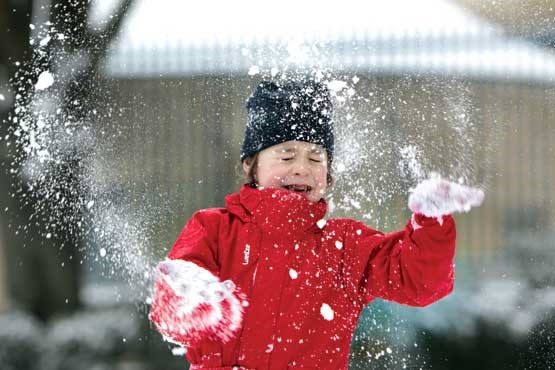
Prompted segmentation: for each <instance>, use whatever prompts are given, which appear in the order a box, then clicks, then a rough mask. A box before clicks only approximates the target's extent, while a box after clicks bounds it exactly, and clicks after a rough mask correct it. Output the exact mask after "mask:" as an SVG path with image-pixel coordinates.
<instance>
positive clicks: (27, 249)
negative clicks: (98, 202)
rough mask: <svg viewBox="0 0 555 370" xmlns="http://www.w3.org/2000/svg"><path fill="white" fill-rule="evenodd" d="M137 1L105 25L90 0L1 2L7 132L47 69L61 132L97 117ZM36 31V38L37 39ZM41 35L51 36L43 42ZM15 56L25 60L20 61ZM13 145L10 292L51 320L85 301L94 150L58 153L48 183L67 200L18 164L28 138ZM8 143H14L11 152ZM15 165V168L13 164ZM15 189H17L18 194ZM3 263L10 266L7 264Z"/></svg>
mask: <svg viewBox="0 0 555 370" xmlns="http://www.w3.org/2000/svg"><path fill="white" fill-rule="evenodd" d="M130 4H131V0H122V1H121V2H120V4H119V7H118V8H117V9H116V10H114V12H113V13H112V14H111V16H110V18H109V19H108V20H107V21H106V22H104V23H102V25H103V27H101V29H98V28H96V27H95V28H94V29H93V28H91V27H90V25H89V22H88V16H89V13H90V1H88V0H50V1H47V0H43V1H41V0H35V1H31V0H27V1H23V0H20V1H12V2H10V1H7V2H6V1H4V2H3V3H2V9H1V12H2V16H0V22H1V24H0V26H2V31H3V32H2V35H3V37H2V38H3V40H1V42H0V45H2V46H1V50H0V53H1V54H0V58H1V60H0V66H2V67H1V68H3V69H4V70H5V71H6V73H4V74H5V75H8V76H9V77H12V76H13V77H12V80H11V85H10V89H11V92H8V94H6V95H8V96H7V98H6V99H5V100H9V101H10V103H11V104H9V106H8V107H7V108H8V109H3V110H2V112H1V114H2V117H1V118H2V122H3V124H2V132H1V133H0V134H1V135H2V137H3V138H4V137H6V134H7V133H9V132H13V131H14V130H15V129H16V127H15V125H17V123H14V119H13V118H14V117H18V111H17V110H16V108H17V107H19V108H22V107H24V109H23V111H30V110H31V109H33V108H32V105H33V104H36V103H37V101H36V99H37V95H36V91H35V83H36V82H37V80H38V77H39V75H40V74H41V73H42V72H44V71H49V72H51V73H52V74H53V75H55V76H56V87H55V88H49V89H48V90H47V91H45V92H41V94H42V95H40V99H42V101H51V102H55V108H56V109H55V111H56V117H57V122H58V123H59V124H60V126H61V130H62V131H61V132H62V133H63V130H64V128H63V127H64V124H65V123H75V124H76V123H79V122H82V121H84V120H94V117H91V112H93V111H94V109H95V108H96V106H95V102H96V101H95V93H97V92H95V89H96V88H97V85H98V81H99V79H98V71H99V67H100V64H101V62H102V58H103V57H104V55H105V54H106V51H107V49H108V46H109V44H110V42H111V41H112V39H113V38H114V36H115V35H116V33H117V31H118V29H119V27H120V25H121V22H122V19H123V17H124V15H125V13H126V11H127V9H128V8H129V6H130ZM6 15H7V16H6ZM12 15H16V16H12ZM47 22H50V23H47ZM31 23H33V26H32V29H30V24H31ZM33 29H34V30H35V31H34V32H33ZM4 30H6V31H7V32H4ZM30 31H31V32H32V33H34V34H35V35H31V34H30ZM39 31H40V32H42V34H40V32H39ZM33 36H34V37H33ZM34 38H37V39H35V40H33V42H30V39H34ZM38 38H42V40H46V39H47V38H48V40H50V41H49V42H48V43H47V44H46V45H45V43H44V42H43V45H40V41H41V40H40V39H38ZM39 45H40V46H39ZM15 61H19V62H20V63H19V65H18V66H17V65H15V64H14V62H15ZM76 102H78V104H77V103H76ZM20 110H21V109H20ZM33 118H35V119H36V117H31V119H33ZM19 121H21V120H19ZM10 125H11V127H10ZM68 136H69V138H70V140H73V139H71V136H70V135H68ZM11 139H13V136H12V137H11ZM4 140H6V139H4ZM74 141H75V140H74ZM3 144H5V143H3ZM9 144H10V146H9V147H7V146H6V145H2V151H0V161H1V168H0V170H1V173H0V176H1V178H0V180H1V181H0V183H1V185H0V207H2V209H5V208H6V207H8V209H9V211H8V213H7V214H6V217H2V218H0V222H1V223H2V224H1V225H0V226H1V227H2V229H3V235H4V236H5V240H4V243H2V245H4V246H5V247H6V251H5V252H6V257H7V261H5V265H6V266H5V267H6V269H7V275H8V286H9V292H10V296H11V298H12V301H13V302H14V303H15V304H16V305H19V306H21V307H22V308H24V309H27V310H29V311H31V312H33V313H34V314H35V315H37V316H38V317H40V318H42V319H48V318H49V317H51V316H53V315H55V314H58V313H62V312H67V311H72V310H75V309H76V308H78V307H79V305H80V303H79V287H80V284H79V281H80V279H79V278H80V271H79V266H80V264H81V256H80V246H79V242H80V241H79V238H78V236H79V235H80V233H79V232H78V231H79V229H80V228H81V225H82V224H81V220H82V219H81V216H80V215H79V212H80V211H82V207H81V206H82V204H81V203H80V202H81V195H82V194H81V192H82V185H81V184H80V181H81V178H82V173H83V163H84V161H86V160H87V158H86V156H87V155H90V153H91V151H90V147H86V146H85V147H84V146H83V143H81V142H73V143H69V144H68V145H67V146H68V149H67V150H66V151H65V152H67V153H65V157H61V158H57V161H56V162H55V167H56V168H52V169H50V173H49V174H48V178H47V181H49V182H50V184H48V186H49V189H50V190H53V191H55V192H57V193H58V194H61V195H62V196H63V197H65V198H66V199H67V200H68V201H67V202H65V203H64V204H62V203H61V202H59V201H58V200H57V199H56V200H55V199H53V198H52V199H51V198H49V196H48V194H47V193H44V192H42V193H41V192H37V189H29V184H30V183H32V182H33V181H32V179H30V178H26V176H25V170H24V169H22V168H21V165H22V163H15V164H14V163H13V161H14V157H13V155H14V153H15V152H16V151H17V149H18V148H17V146H18V145H21V143H18V142H17V141H15V140H12V141H11V142H9ZM90 145H92V143H91V144H90ZM6 148H11V149H10V150H11V152H10V153H8V151H7V150H6ZM19 149H20V148H19ZM18 166H19V167H18ZM14 168H15V169H16V170H15V171H11V169H14ZM14 193H17V195H18V196H16V197H13V196H12V195H13V194H14ZM50 195H52V194H50ZM37 212H38V213H40V214H37ZM6 221H7V223H6ZM47 223H58V224H59V225H58V227H57V228H56V232H54V233H52V234H50V233H49V235H48V237H45V234H46V233H45V229H44V227H45V224H47ZM0 263H2V261H1V260H0ZM0 267H2V269H3V271H5V270H4V266H1V265H0ZM0 283H1V282H0Z"/></svg>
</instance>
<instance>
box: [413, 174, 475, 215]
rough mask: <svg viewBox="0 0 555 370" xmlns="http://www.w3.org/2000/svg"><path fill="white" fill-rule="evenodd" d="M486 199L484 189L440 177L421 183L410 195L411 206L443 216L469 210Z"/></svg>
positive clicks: (420, 210) (414, 209)
mask: <svg viewBox="0 0 555 370" xmlns="http://www.w3.org/2000/svg"><path fill="white" fill-rule="evenodd" d="M483 200H484V191H483V190H481V189H477V188H471V187H468V186H464V185H460V184H457V183H454V182H451V181H448V180H445V179H442V178H440V177H432V178H430V179H427V180H424V181H422V182H421V183H419V184H418V185H417V186H416V187H415V188H414V189H413V190H412V191H411V194H410V196H409V204H408V206H409V208H410V210H411V211H413V212H414V213H421V214H423V215H425V216H428V217H441V216H443V215H448V214H451V213H454V212H468V211H470V209H471V208H472V207H478V206H479V205H480V204H482V201H483Z"/></svg>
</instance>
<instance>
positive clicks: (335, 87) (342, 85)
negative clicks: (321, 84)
mask: <svg viewBox="0 0 555 370" xmlns="http://www.w3.org/2000/svg"><path fill="white" fill-rule="evenodd" d="M327 85H328V89H330V90H331V91H332V92H334V93H338V92H340V91H341V90H343V89H346V88H347V83H346V82H345V81H341V80H333V81H330V82H328V84H327Z"/></svg>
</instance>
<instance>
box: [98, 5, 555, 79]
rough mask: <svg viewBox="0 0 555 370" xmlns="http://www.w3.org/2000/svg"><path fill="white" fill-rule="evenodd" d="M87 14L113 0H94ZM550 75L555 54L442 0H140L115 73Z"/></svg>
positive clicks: (112, 67) (112, 61)
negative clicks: (307, 70)
mask: <svg viewBox="0 0 555 370" xmlns="http://www.w3.org/2000/svg"><path fill="white" fill-rule="evenodd" d="M93 4H94V5H95V6H94V8H93V9H95V12H94V13H93V17H92V19H91V22H93V23H94V22H98V20H99V19H102V18H103V17H106V14H109V12H110V9H111V7H113V4H114V0H96V1H94V2H93ZM288 65H289V66H295V67H314V66H318V67H321V68H332V69H335V70H345V71H357V72H361V73H411V72H413V73H423V74H426V73H438V74H461V75H467V76H477V77H483V78H509V79H523V80H532V81H540V82H548V83H551V82H553V81H555V55H553V53H551V52H550V51H548V50H547V49H544V48H541V47H539V46H536V45H534V44H531V43H530V42H526V41H524V40H518V39H512V38H510V37H508V36H506V35H504V33H503V31H502V30H501V29H499V28H496V27H495V26H494V25H492V24H489V23H487V22H485V21H484V20H482V19H480V18H477V17H475V16H472V15H470V14H468V13H466V12H465V11H463V10H462V9H460V8H459V7H457V6H455V5H454V4H452V3H450V2H448V1H446V0H420V1H413V0H388V1H385V0H383V1H381V0H380V1H362V0H336V1H323V0H320V1H316V0H280V1H279V2H277V1H272V2H269V1H260V0H234V1H226V0H203V1H183V0H163V1H160V0H137V2H136V3H134V5H133V7H132V8H131V10H130V13H129V14H128V15H127V18H126V19H125V21H124V24H123V28H122V32H121V35H120V37H119V38H118V39H117V40H116V42H115V43H114V44H113V45H112V48H111V50H110V53H109V56H108V58H107V61H106V71H107V73H108V74H110V75H112V76H159V75H164V76H168V75H179V76H181V75H195V74H212V73H224V74H229V73H238V74H246V73H247V72H248V71H250V72H251V73H255V72H256V70H257V69H258V70H260V69H266V70H270V69H271V68H272V67H274V68H275V69H277V70H282V69H284V68H285V67H286V66H288Z"/></svg>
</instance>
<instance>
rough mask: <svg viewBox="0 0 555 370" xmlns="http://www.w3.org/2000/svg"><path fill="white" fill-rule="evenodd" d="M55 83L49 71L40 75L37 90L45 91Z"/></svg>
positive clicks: (36, 85)
mask: <svg viewBox="0 0 555 370" xmlns="http://www.w3.org/2000/svg"><path fill="white" fill-rule="evenodd" d="M53 83H54V77H53V76H52V74H51V73H50V72H48V71H44V72H42V73H41V74H40V75H39V79H38V80H37V83H36V84H35V89H37V90H44V89H48V88H49V87H50V86H52V84H53Z"/></svg>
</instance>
